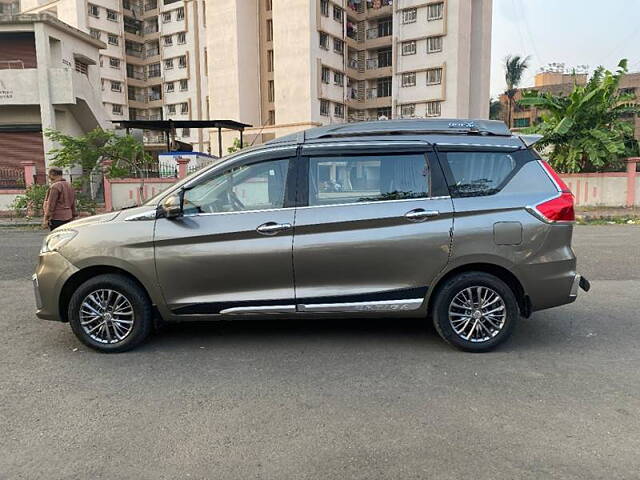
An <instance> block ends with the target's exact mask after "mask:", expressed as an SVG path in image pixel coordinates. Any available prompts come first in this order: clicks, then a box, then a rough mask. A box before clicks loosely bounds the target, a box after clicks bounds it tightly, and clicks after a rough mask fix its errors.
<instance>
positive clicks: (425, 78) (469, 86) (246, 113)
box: [207, 0, 492, 144]
mask: <svg viewBox="0 0 640 480" xmlns="http://www.w3.org/2000/svg"><path fill="white" fill-rule="evenodd" d="M491 9H492V1H491V0H393V1H392V0H296V1H291V0H216V2H215V8H209V9H208V11H207V16H208V19H207V23H208V24H210V25H216V28H215V29H209V30H208V32H207V35H208V41H207V43H208V49H209V51H210V52H214V51H215V52H224V54H216V55H209V58H208V61H209V80H210V81H209V89H210V94H209V96H210V99H211V109H210V111H211V115H212V116H213V117H218V118H219V117H225V118H233V119H234V120H239V121H241V122H245V123H249V124H252V125H254V126H255V127H254V128H252V129H249V130H247V134H248V138H250V139H251V137H252V135H253V137H254V138H255V137H256V136H257V138H256V141H257V142H262V141H265V140H268V139H270V138H273V137H275V136H280V135H284V134H287V133H291V132H293V131H296V130H302V129H304V128H309V127H312V126H315V125H322V124H329V123H341V122H351V121H362V120H369V119H379V118H406V117H436V116H443V117H459V118H486V117H488V114H489V101H488V99H489V71H490V56H491ZM233 136H234V135H233V133H231V132H229V134H228V137H227V138H225V144H228V143H230V142H231V141H232V139H233Z"/></svg>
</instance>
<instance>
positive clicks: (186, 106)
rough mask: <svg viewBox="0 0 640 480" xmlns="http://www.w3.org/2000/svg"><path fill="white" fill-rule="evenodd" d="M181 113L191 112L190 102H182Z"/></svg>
mask: <svg viewBox="0 0 640 480" xmlns="http://www.w3.org/2000/svg"><path fill="white" fill-rule="evenodd" d="M180 113H189V103H188V102H183V103H181V104H180Z"/></svg>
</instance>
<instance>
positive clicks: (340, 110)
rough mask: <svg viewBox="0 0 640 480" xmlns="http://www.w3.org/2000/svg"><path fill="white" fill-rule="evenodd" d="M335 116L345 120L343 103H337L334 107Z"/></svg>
mask: <svg viewBox="0 0 640 480" xmlns="http://www.w3.org/2000/svg"><path fill="white" fill-rule="evenodd" d="M333 116H334V117H339V118H344V105H343V104H341V103H336V104H335V105H334V106H333Z"/></svg>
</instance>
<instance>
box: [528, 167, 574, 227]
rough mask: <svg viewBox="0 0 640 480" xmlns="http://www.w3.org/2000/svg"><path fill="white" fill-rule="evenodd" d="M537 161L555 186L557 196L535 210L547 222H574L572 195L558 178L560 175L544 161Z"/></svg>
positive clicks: (537, 206)
mask: <svg viewBox="0 0 640 480" xmlns="http://www.w3.org/2000/svg"><path fill="white" fill-rule="evenodd" d="M538 161H539V162H540V165H542V168H544V170H545V172H547V175H549V178H551V180H552V181H553V183H554V184H555V185H556V188H557V189H558V191H559V195H558V196H557V197H555V198H552V199H551V200H547V201H545V202H542V203H541V204H539V205H536V210H537V211H538V213H539V214H540V215H542V216H543V217H544V218H545V219H546V220H547V221H549V222H574V221H575V220H576V213H575V211H574V209H573V204H574V198H573V193H571V190H569V187H567V184H566V183H564V181H563V180H562V178H560V175H558V174H557V173H556V171H555V170H554V169H553V168H551V165H549V164H548V163H547V162H545V161H544V160H538Z"/></svg>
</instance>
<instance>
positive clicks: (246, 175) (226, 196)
mask: <svg viewBox="0 0 640 480" xmlns="http://www.w3.org/2000/svg"><path fill="white" fill-rule="evenodd" d="M288 165H289V160H273V161H268V162H262V163H255V164H252V165H243V166H241V167H236V168H233V169H231V170H228V171H226V172H224V173H222V174H219V175H216V176H215V177H213V178H209V179H207V180H205V181H203V182H202V183H200V184H198V185H196V186H195V187H193V188H192V189H190V190H187V191H186V192H185V195H184V213H185V215H193V214H197V213H223V212H242V211H247V210H265V209H271V208H282V207H283V206H284V193H285V186H286V182H287V180H286V179H287V169H288Z"/></svg>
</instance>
